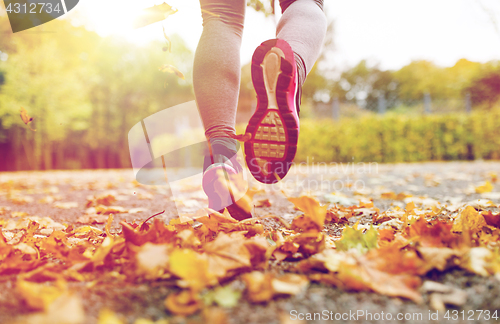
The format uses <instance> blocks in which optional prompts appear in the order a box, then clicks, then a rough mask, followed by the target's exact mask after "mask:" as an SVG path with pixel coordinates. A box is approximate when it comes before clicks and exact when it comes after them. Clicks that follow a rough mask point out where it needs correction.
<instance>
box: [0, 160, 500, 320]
mask: <svg viewBox="0 0 500 324" xmlns="http://www.w3.org/2000/svg"><path fill="white" fill-rule="evenodd" d="M496 175H499V176H500V163H498V162H472V163H466V162H451V163H416V164H396V165H382V164H378V165H377V164H354V165H347V164H344V165H336V164H331V165H324V164H316V165H313V166H312V167H311V166H309V167H306V166H305V165H298V166H296V167H295V169H294V170H293V171H292V172H291V173H290V174H289V175H288V176H287V177H286V178H285V179H284V180H283V182H282V183H281V186H274V187H270V186H267V187H265V186H260V185H259V184H257V183H255V182H253V181H251V182H250V183H251V186H258V187H260V188H261V189H263V190H264V191H263V192H261V193H259V194H257V195H256V196H255V197H254V203H256V202H258V201H261V200H264V199H269V202H270V206H267V207H266V206H264V207H255V209H254V215H255V216H265V215H269V214H274V215H279V216H281V217H283V218H284V219H286V220H288V221H291V220H292V219H293V218H294V217H296V216H297V215H300V214H301V213H300V212H299V211H297V210H295V209H294V208H293V204H291V203H290V202H289V201H288V200H287V199H286V196H299V195H303V194H307V195H310V196H314V197H316V198H317V199H318V200H320V201H321V202H322V203H328V204H341V205H345V206H350V205H355V204H357V203H359V201H360V200H363V199H364V200H368V199H370V198H371V199H373V201H374V204H375V207H377V208H379V209H380V210H381V211H385V210H387V209H389V208H396V207H402V208H404V207H405V205H406V203H408V202H409V201H414V202H415V204H416V205H417V206H432V205H436V206H438V207H439V208H440V207H441V206H443V205H448V206H452V207H453V206H456V208H458V206H463V205H464V204H471V205H473V206H474V204H475V205H476V206H480V207H483V208H485V209H490V210H493V211H496V210H497V208H496V206H498V205H499V204H500V185H498V184H495V181H496ZM485 181H490V182H491V183H493V186H494V188H493V190H492V191H491V192H487V193H483V194H478V193H476V190H475V188H476V187H478V186H481V185H483V184H484V183H485ZM103 193H110V194H112V195H113V196H114V197H115V198H116V199H117V200H116V202H114V203H113V205H117V206H120V207H123V208H124V210H125V211H128V212H125V213H117V214H116V215H115V217H114V220H113V223H112V227H111V231H112V232H119V231H121V227H120V225H119V223H120V222H121V221H123V220H125V221H127V222H130V223H132V222H134V221H135V222H141V221H143V220H144V219H146V218H147V217H148V216H150V215H153V214H155V213H158V212H161V211H163V210H165V213H164V214H162V215H160V216H158V218H160V219H162V220H164V221H168V220H170V219H172V218H173V217H175V216H176V215H177V211H176V205H175V202H174V201H173V200H172V195H171V191H170V190H169V189H168V188H165V187H161V186H157V187H151V186H143V185H140V184H138V183H137V182H135V181H134V179H133V174H132V171H131V170H96V171H69V172H66V171H55V172H17V173H0V218H1V219H2V220H3V226H4V227H5V224H6V223H7V222H9V221H11V220H18V219H20V218H21V217H22V216H26V215H29V216H38V217H41V218H43V217H50V218H51V219H52V220H54V221H56V222H59V223H61V224H73V225H74V226H82V225H85V224H92V226H95V227H97V228H100V229H104V222H105V218H103V217H101V219H97V220H98V221H99V223H97V224H96V223H93V222H92V221H93V220H94V219H93V218H89V216H85V215H86V213H88V210H87V206H86V204H87V201H88V200H87V197H88V196H91V195H94V196H96V195H101V194H103ZM397 194H401V195H400V196H399V197H397V196H396V195H397ZM391 197H392V198H397V200H395V199H387V198H391ZM175 199H177V201H178V206H180V208H181V209H183V211H184V210H185V211H189V210H193V209H196V208H199V207H200V206H202V205H203V203H204V200H203V193H202V192H201V191H200V190H197V189H196V188H185V192H184V193H183V194H182V196H181V197H175ZM487 201H491V202H492V203H493V204H490V205H492V206H486V205H485V204H486V202H487ZM493 205H494V206H493ZM130 212H132V213H130ZM22 213H26V214H22ZM262 222H263V224H264V226H265V228H267V229H269V228H277V227H278V226H279V224H278V223H276V222H275V221H273V220H263V221H262ZM349 222H350V224H351V225H352V224H354V223H356V222H359V224H361V225H364V224H369V223H370V222H371V218H370V217H355V218H351V219H349ZM327 233H328V234H329V235H330V236H331V237H332V238H334V239H338V238H339V237H340V236H341V235H342V227H341V226H339V225H337V224H333V225H332V224H330V225H328V227H327ZM288 267H289V263H287V262H281V263H278V262H275V261H270V266H269V270H268V271H271V272H276V273H282V272H286V271H287V270H288ZM14 278H15V276H14V275H3V276H0V323H10V322H12V321H13V320H14V319H15V318H17V316H18V315H20V314H27V313H29V312H30V311H29V310H28V308H27V307H26V305H25V303H24V302H23V301H22V299H21V298H20V296H18V294H17V293H16V291H15V289H14V286H15V285H14V282H13V280H14ZM425 279H428V280H433V281H438V282H441V283H444V284H446V285H448V286H452V287H456V288H459V289H462V290H463V291H465V292H466V293H467V303H466V304H465V305H463V306H462V307H461V308H460V307H455V308H450V309H452V310H453V309H456V310H458V311H462V310H464V311H465V313H467V312H468V311H470V310H490V311H491V312H493V311H494V310H499V312H500V281H499V280H496V279H495V278H494V277H480V276H477V275H472V274H469V273H466V272H465V271H463V270H458V269H456V270H452V271H448V272H446V273H440V272H439V271H431V272H430V273H428V274H427V275H426V276H425V277H424V280H425ZM229 284H230V285H231V286H232V287H233V288H234V289H235V290H240V291H242V292H243V291H244V289H245V285H244V284H243V282H242V281H240V280H239V279H237V280H234V281H232V282H229ZM71 288H72V289H74V290H76V291H77V292H78V293H79V294H80V296H81V299H82V301H83V305H84V309H85V313H86V316H87V323H96V322H97V316H98V313H99V310H101V309H102V308H103V307H107V308H110V309H112V310H114V311H115V312H117V313H120V314H123V315H124V316H125V318H126V320H127V321H128V322H129V323H134V320H135V319H137V318H149V319H151V320H158V319H162V318H167V319H168V320H169V323H201V322H203V321H204V319H203V317H202V316H201V315H195V316H192V317H189V318H188V319H185V318H183V317H177V316H172V315H171V314H169V313H168V312H167V311H166V310H165V308H164V306H163V302H164V299H165V297H166V296H167V295H168V294H169V292H171V291H172V290H175V288H172V287H171V286H170V285H168V284H165V283H162V282H153V283H151V282H143V283H137V284H135V285H127V286H122V287H116V286H113V285H111V284H110V285H105V284H102V285H96V286H95V287H93V288H90V289H89V288H88V287H86V285H85V284H84V283H71ZM423 297H424V303H423V304H420V305H418V304H415V303H413V302H411V301H408V300H405V299H401V298H390V297H386V296H382V295H379V294H376V293H369V292H358V293H355V292H345V291H342V290H341V289H338V288H332V287H329V286H326V285H324V284H311V285H310V286H309V288H308V289H307V290H306V291H305V292H304V293H301V294H299V295H296V296H293V297H288V298H277V299H274V300H272V301H271V302H269V303H266V304H253V303H250V302H248V301H247V300H246V299H245V298H242V299H240V302H239V304H238V305H237V306H235V307H232V308H226V309H224V312H225V313H226V314H227V318H228V321H229V322H230V323H298V322H300V321H298V320H297V321H293V319H294V318H295V317H294V316H293V314H299V313H304V314H306V313H322V312H323V311H328V312H333V313H349V312H351V315H350V317H349V318H344V320H339V321H338V322H345V323H385V322H387V321H386V320H378V321H377V320H376V319H373V320H370V319H369V317H368V318H367V317H366V316H364V317H363V316H362V317H359V318H357V319H355V318H354V317H352V312H358V311H364V312H365V314H366V313H371V314H380V313H381V312H382V311H383V312H384V313H385V314H387V313H389V314H393V316H397V314H398V313H402V314H404V315H406V314H412V315H406V316H407V318H409V317H408V316H413V318H412V319H408V320H402V321H397V320H396V321H395V322H401V323H422V322H427V320H428V317H429V312H434V311H433V310H431V308H430V306H429V295H428V294H426V293H424V294H423ZM322 314H324V313H322ZM415 314H421V316H422V318H419V317H418V316H420V315H415ZM404 315H403V316H404ZM443 315H444V314H440V320H441V321H444V320H443V317H442V316H443ZM499 315H500V314H499ZM376 316H377V315H375V318H376ZM290 319H292V321H290ZM287 320H288V321H289V322H287ZM311 322H313V323H322V322H324V321H322V320H316V321H314V320H312V321H311ZM332 322H336V320H335V318H333V320H332ZM446 322H450V323H465V322H468V321H467V316H466V317H465V320H461V319H457V320H452V319H451V320H447V321H446ZM475 322H491V323H493V322H495V321H494V320H490V321H486V320H484V319H482V320H477V318H476V320H475Z"/></svg>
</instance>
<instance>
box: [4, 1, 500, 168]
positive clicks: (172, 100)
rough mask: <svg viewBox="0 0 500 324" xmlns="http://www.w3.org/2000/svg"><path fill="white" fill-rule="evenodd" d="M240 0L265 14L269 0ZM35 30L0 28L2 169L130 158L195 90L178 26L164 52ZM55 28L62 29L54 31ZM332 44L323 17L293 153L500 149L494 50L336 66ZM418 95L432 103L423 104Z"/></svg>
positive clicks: (381, 157)
mask: <svg viewBox="0 0 500 324" xmlns="http://www.w3.org/2000/svg"><path fill="white" fill-rule="evenodd" d="M248 5H249V6H251V7H253V8H254V9H255V10H258V11H262V12H263V13H264V14H266V15H272V14H273V9H272V8H273V6H271V5H270V2H269V1H259V0H251V1H249V2H248ZM0 30H1V31H9V30H10V27H9V23H8V19H7V17H6V15H3V16H0ZM37 30H38V31H39V32H37V33H18V34H16V37H13V36H12V33H9V32H3V33H2V34H1V39H0V170H2V171H5V170H47V169H78V168H121V167H130V157H129V151H128V142H127V133H128V131H129V130H130V128H131V127H132V126H133V125H135V124H136V123H137V122H139V121H140V120H142V119H143V118H145V117H147V116H149V115H151V114H153V113H155V112H158V111H160V110H162V109H165V108H167V107H171V106H173V105H176V104H179V103H183V102H187V101H190V100H194V95H193V90H192V77H191V75H192V71H191V68H192V62H193V53H192V51H191V50H190V49H189V48H188V47H187V46H186V45H185V43H184V41H183V40H182V38H181V37H180V36H178V35H170V36H171V40H172V52H171V53H168V54H166V53H165V52H163V51H162V47H163V46H164V44H162V43H150V44H149V45H147V46H143V47H140V46H136V45H133V44H131V43H128V42H126V41H123V40H120V39H119V38H113V37H108V38H102V37H100V36H99V35H97V34H96V33H94V32H92V31H88V30H86V29H85V28H84V27H83V26H74V25H72V24H71V22H70V21H68V20H64V19H62V20H59V19H57V20H53V21H51V22H50V23H48V24H45V25H42V26H40V27H37ZM51 30H58V33H59V34H58V37H57V38H56V37H51V34H50V31H51ZM334 51H335V42H334V23H333V22H332V21H330V22H329V27H328V33H327V39H326V42H325V46H324V50H323V52H322V55H321V57H320V58H319V60H318V62H317V64H316V65H315V66H314V67H313V68H312V70H311V73H310V74H309V76H308V78H307V82H306V84H305V86H304V89H303V99H302V107H301V118H302V122H301V137H300V143H299V145H300V146H299V150H298V154H297V160H298V161H307V157H315V158H316V162H318V161H325V162H330V161H335V162H347V161H352V160H353V158H354V160H355V161H376V162H402V161H425V160H452V159H475V158H485V159H497V158H499V157H500V145H499V144H500V143H499V141H500V133H499V129H500V127H499V126H500V122H499V120H500V113H499V109H498V108H497V107H499V99H500V64H499V62H498V61H492V62H488V63H477V62H470V61H468V60H465V59H461V60H459V61H458V62H457V63H456V64H455V65H454V66H452V67H440V66H437V65H435V64H433V63H432V62H428V61H414V62H411V63H410V64H408V65H406V66H404V67H402V68H401V69H399V70H397V71H384V70H381V69H380V68H379V67H378V66H377V64H373V63H371V62H369V61H361V62H359V63H358V64H357V65H356V66H353V67H351V68H350V69H347V70H344V71H339V70H337V69H335V68H334V67H331V64H330V65H329V60H330V58H331V55H332V53H333V52H334ZM163 64H170V65H172V66H175V67H177V68H178V69H179V70H180V71H182V73H183V74H184V75H185V76H186V79H185V80H183V79H180V78H178V77H177V76H175V75H174V74H169V73H162V72H160V71H158V68H159V67H160V66H162V65H163ZM240 88H241V93H240V98H239V104H238V122H239V123H240V124H241V125H243V124H244V123H245V122H246V121H247V120H248V118H249V117H250V116H251V114H252V112H253V110H254V109H255V106H256V101H255V92H254V90H253V87H252V82H251V73H250V65H249V64H247V65H245V66H243V67H242V79H241V87H240ZM426 96H427V97H428V98H430V100H431V102H432V109H430V110H429V109H427V108H425V107H424V106H425V100H424V97H426ZM382 99H383V100H382ZM381 100H382V101H381ZM467 100H469V106H470V107H471V108H472V112H471V113H467V112H466V110H467V105H468V103H467ZM381 102H383V106H384V110H383V112H384V114H381V113H380V112H381V111H380V105H381ZM335 105H336V107H337V108H334V106H335ZM21 107H24V108H25V109H26V110H27V111H28V113H29V114H30V115H31V116H32V117H34V122H33V123H32V124H30V125H32V127H33V128H34V129H36V132H33V131H31V130H30V129H29V128H28V127H27V126H26V125H24V123H23V122H22V120H21V118H20V116H19V110H20V108H21ZM335 109H337V114H335V113H334V112H333V111H334V110H335ZM239 128H240V129H242V128H243V129H244V127H239Z"/></svg>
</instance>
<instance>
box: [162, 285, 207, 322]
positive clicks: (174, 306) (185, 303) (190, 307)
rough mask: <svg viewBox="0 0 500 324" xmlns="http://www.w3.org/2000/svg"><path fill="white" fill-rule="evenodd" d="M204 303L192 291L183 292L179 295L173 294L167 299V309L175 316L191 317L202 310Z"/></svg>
mask: <svg viewBox="0 0 500 324" xmlns="http://www.w3.org/2000/svg"><path fill="white" fill-rule="evenodd" d="M202 305H203V304H202V301H201V299H200V297H199V296H198V294H197V293H195V292H193V291H190V290H183V291H181V292H179V293H172V294H170V295H168V297H167V299H165V307H166V308H167V309H168V311H169V312H171V313H173V314H175V315H183V316H187V315H191V314H194V313H196V312H197V311H198V310H200V308H201V306H202Z"/></svg>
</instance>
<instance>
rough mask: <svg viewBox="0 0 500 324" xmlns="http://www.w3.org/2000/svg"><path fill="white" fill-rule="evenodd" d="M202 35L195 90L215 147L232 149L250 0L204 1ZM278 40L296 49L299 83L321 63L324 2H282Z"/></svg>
mask: <svg viewBox="0 0 500 324" xmlns="http://www.w3.org/2000/svg"><path fill="white" fill-rule="evenodd" d="M200 4H201V9H202V16H203V33H202V35H201V38H200V41H199V43H198V47H197V49H196V53H195V58H194V67H193V86H194V93H195V97H196V102H197V105H198V109H199V111H200V115H201V118H202V120H203V124H204V126H205V135H206V137H207V138H208V139H209V141H210V142H211V144H212V148H213V147H214V144H215V146H216V147H217V146H219V145H221V144H222V145H223V146H225V147H226V148H228V147H229V148H230V150H231V151H233V150H234V149H233V148H232V147H233V146H235V145H236V144H235V143H234V141H232V140H229V139H228V133H232V134H234V132H235V129H234V125H235V122H236V107H237V103H238V93H239V87H240V70H241V68H240V47H241V37H242V34H243V22H244V18H245V8H246V0H200ZM280 6H281V10H282V12H283V15H282V16H281V19H280V21H279V22H278V26H277V28H276V36H277V38H280V39H284V40H285V41H287V42H288V43H289V44H290V46H291V47H292V49H293V51H294V53H295V59H296V61H297V68H298V74H299V81H300V82H301V84H303V83H304V81H305V78H306V75H307V73H308V72H309V71H310V70H311V68H312V67H313V65H314V63H315V62H316V60H317V59H318V56H319V54H320V51H321V46H322V44H323V39H324V37H325V33H326V26H327V22H326V17H325V14H324V12H323V0H280Z"/></svg>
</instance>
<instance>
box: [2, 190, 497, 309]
mask: <svg viewBox="0 0 500 324" xmlns="http://www.w3.org/2000/svg"><path fill="white" fill-rule="evenodd" d="M289 201H290V202H292V203H293V204H294V205H295V208H296V209H297V210H300V211H301V213H300V215H299V216H297V217H296V218H294V219H293V221H292V223H291V224H289V223H288V222H286V221H285V220H284V219H282V218H281V217H280V216H279V215H269V216H262V217H257V218H253V219H248V220H245V221H242V222H237V221H235V220H234V219H232V218H231V217H230V216H229V215H228V214H225V213H224V214H221V213H218V212H215V211H212V212H211V214H210V215H209V216H200V217H187V216H183V217H180V218H175V219H172V220H171V221H170V222H169V223H168V224H166V223H164V222H163V221H160V220H159V219H153V221H150V222H148V223H144V222H142V223H134V224H131V223H127V222H125V221H122V222H121V223H120V225H121V230H120V231H117V232H113V231H112V230H111V223H112V220H113V214H112V213H111V214H109V216H108V217H109V218H108V221H107V224H106V225H105V227H104V230H103V231H101V230H99V229H98V228H96V227H93V226H88V225H86V226H81V227H75V226H74V225H63V224H60V223H56V222H54V221H50V219H46V218H38V219H35V218H31V220H30V218H29V217H27V218H26V219H25V220H24V223H23V218H21V220H20V221H17V223H16V224H21V225H20V226H19V227H17V228H16V230H8V229H7V227H6V225H7V224H8V222H9V221H7V220H6V219H2V220H1V223H0V224H2V226H3V228H2V232H0V261H1V263H0V274H1V275H2V276H11V277H12V276H14V278H15V287H16V288H15V289H16V291H17V292H18V294H19V295H20V296H22V298H23V299H24V301H25V303H26V305H28V306H29V308H30V309H33V310H38V311H45V312H48V311H50V309H51V307H54V306H53V305H54V303H60V302H61V296H71V292H70V291H69V288H68V283H69V282H84V283H85V284H86V287H87V289H92V287H94V286H96V285H100V284H102V283H107V284H110V283H112V284H116V285H134V284H137V283H144V282H146V283H152V282H154V281H168V282H171V283H172V285H174V286H176V287H178V289H174V290H173V292H171V293H170V294H169V295H168V296H165V302H164V305H165V308H166V310H167V311H168V312H169V313H171V314H177V315H190V314H194V313H196V312H198V311H200V310H202V309H204V308H205V309H206V308H208V307H210V305H212V304H219V305H225V306H231V305H232V306H234V305H235V304H237V303H238V299H239V298H240V297H241V298H246V299H247V300H249V301H250V302H255V303H265V302H267V301H269V300H271V299H273V298H278V297H283V296H289V295H296V294H299V293H300V292H302V291H304V290H305V289H306V288H307V286H308V284H309V283H310V282H313V281H314V282H320V283H323V284H325V285H332V286H336V287H340V288H341V289H344V290H346V291H373V292H376V293H379V294H383V295H388V296H395V297H403V298H407V299H410V300H412V301H414V302H416V303H422V302H423V298H422V296H421V289H420V288H421V285H422V277H423V276H424V275H425V274H426V273H428V272H429V271H431V270H433V269H436V270H438V271H446V270H448V269H450V268H456V267H458V268H462V269H466V270H467V271H470V272H472V273H476V274H478V275H481V276H490V275H495V276H496V277H498V279H499V280H500V252H499V248H498V242H499V238H500V215H499V214H495V213H493V212H491V211H486V210H481V208H479V207H478V209H479V210H477V209H475V208H474V207H472V206H465V207H463V208H461V209H459V210H458V211H456V212H454V213H450V212H448V211H446V209H445V208H441V209H439V208H436V207H433V208H427V209H420V208H416V207H415V205H414V204H413V203H409V204H407V206H406V208H405V209H399V208H397V207H396V208H395V209H391V210H389V211H386V212H380V211H379V210H378V209H377V208H375V207H374V206H373V203H372V202H371V201H365V202H360V203H359V205H358V206H351V207H343V206H338V205H330V206H326V205H321V204H320V203H319V202H318V201H317V200H316V199H314V198H312V197H308V196H302V197H299V198H289ZM95 202H98V203H99V204H98V205H97V206H96V207H95V208H96V209H97V208H101V209H102V210H105V209H106V207H104V206H103V205H100V204H106V197H104V196H103V197H101V198H99V197H94V198H93V200H91V201H89V204H90V205H92V204H93V203H95ZM352 217H354V218H353V219H356V220H358V222H357V223H356V224H354V225H352V223H353V222H352V220H353V219H351V218H352ZM33 219H34V220H33ZM263 219H274V220H275V221H276V222H277V223H278V224H280V226H276V227H275V228H278V229H271V228H270V227H268V226H263V224H262V221H263ZM350 219H351V221H350ZM360 220H361V221H360ZM363 220H364V221H363ZM362 222H364V224H361V223H362ZM350 223H351V225H352V226H350V225H349V224H350ZM332 224H338V225H335V226H342V227H343V232H342V236H341V237H334V236H332V235H329V234H328V231H327V230H326V228H327V227H328V226H330V228H331V225H332ZM325 225H326V226H325ZM283 261H286V262H287V263H289V264H291V267H287V269H289V270H288V272H287V273H282V272H281V273H280V272H279V271H277V270H276V267H275V266H274V265H276V264H279V263H280V262H283ZM271 264H273V265H271ZM240 279H241V280H242V281H243V282H244V283H245V287H246V288H245V291H244V292H237V291H232V290H231V288H229V286H228V284H229V283H231V282H232V281H233V280H240ZM221 294H222V296H226V297H221ZM65 298H66V300H69V301H72V299H71V298H73V297H71V298H70V297H65ZM436 305H437V306H433V307H435V308H436V307H437V308H439V307H443V306H442V305H441V306H439V305H440V304H439V303H438V304H436ZM79 309H81V308H79Z"/></svg>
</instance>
